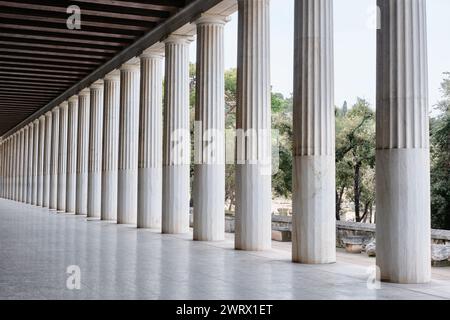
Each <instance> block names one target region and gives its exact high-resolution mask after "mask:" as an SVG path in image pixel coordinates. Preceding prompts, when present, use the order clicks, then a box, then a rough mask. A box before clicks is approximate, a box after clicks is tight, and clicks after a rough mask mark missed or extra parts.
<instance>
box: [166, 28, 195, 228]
mask: <svg viewBox="0 0 450 320" xmlns="http://www.w3.org/2000/svg"><path fill="white" fill-rule="evenodd" d="M190 42H191V38H190V37H187V36H181V35H171V36H169V38H167V39H166V40H165V47H166V48H165V56H166V64H165V68H166V69H165V76H166V79H165V86H164V90H165V93H164V95H165V99H164V128H163V196H162V221H161V224H162V232H163V233H169V234H170V233H173V234H175V233H187V232H189V184H190V179H189V178H190V177H189V176H190V166H189V164H190V148H191V146H190V144H191V143H190V130H189V43H190Z"/></svg>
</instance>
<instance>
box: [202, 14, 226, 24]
mask: <svg viewBox="0 0 450 320" xmlns="http://www.w3.org/2000/svg"><path fill="white" fill-rule="evenodd" d="M230 20H231V18H230V17H229V16H223V15H219V14H211V13H202V14H201V15H200V17H199V18H198V19H197V20H196V21H195V24H196V25H204V24H214V25H222V26H224V25H225V24H226V23H227V22H229V21H230Z"/></svg>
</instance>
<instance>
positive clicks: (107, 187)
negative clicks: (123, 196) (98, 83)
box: [101, 70, 120, 221]
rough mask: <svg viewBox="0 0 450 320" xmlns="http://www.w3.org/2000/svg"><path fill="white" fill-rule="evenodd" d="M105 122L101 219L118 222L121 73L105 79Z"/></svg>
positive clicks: (107, 76) (115, 73)
mask: <svg viewBox="0 0 450 320" xmlns="http://www.w3.org/2000/svg"><path fill="white" fill-rule="evenodd" d="M104 81H105V106H104V121H103V163H102V200H101V202H102V204H101V206H102V208H101V219H102V220H109V221H116V220H117V180H118V176H117V174H118V168H119V112H120V71H119V70H114V71H113V72H111V73H109V74H107V75H106V77H105V79H104Z"/></svg>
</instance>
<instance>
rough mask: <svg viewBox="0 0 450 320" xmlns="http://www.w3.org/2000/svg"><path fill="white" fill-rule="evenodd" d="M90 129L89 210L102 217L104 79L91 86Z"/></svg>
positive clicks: (93, 215)
mask: <svg viewBox="0 0 450 320" xmlns="http://www.w3.org/2000/svg"><path fill="white" fill-rule="evenodd" d="M90 90H91V97H90V99H91V101H90V119H89V121H90V124H91V126H90V129H89V178H88V210H87V216H88V217H90V218H100V211H101V205H102V198H101V192H102V139H103V103H104V101H103V90H104V87H103V80H98V81H96V82H94V84H92V85H91V87H90Z"/></svg>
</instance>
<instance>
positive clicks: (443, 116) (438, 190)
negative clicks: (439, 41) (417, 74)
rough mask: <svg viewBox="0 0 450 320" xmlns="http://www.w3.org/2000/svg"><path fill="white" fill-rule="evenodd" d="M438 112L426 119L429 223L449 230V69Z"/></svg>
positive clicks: (443, 83)
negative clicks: (429, 160)
mask: <svg viewBox="0 0 450 320" xmlns="http://www.w3.org/2000/svg"><path fill="white" fill-rule="evenodd" d="M441 90H442V94H443V97H442V100H441V101H440V102H439V103H438V105H437V109H438V112H439V114H438V115H437V116H435V117H433V118H432V119H431V122H430V134H431V137H430V142H431V223H432V227H433V228H436V229H448V230H450V182H449V181H450V73H446V74H445V79H444V81H443V82H442V89H441Z"/></svg>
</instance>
